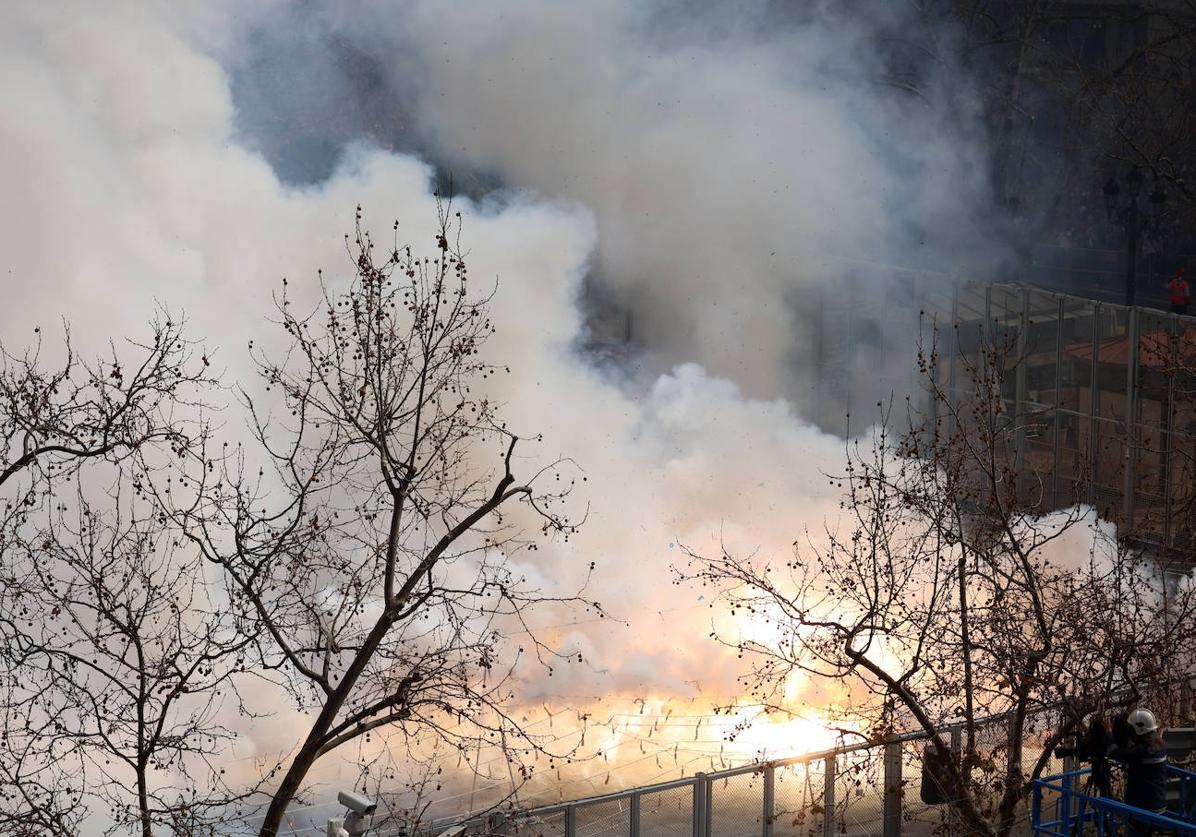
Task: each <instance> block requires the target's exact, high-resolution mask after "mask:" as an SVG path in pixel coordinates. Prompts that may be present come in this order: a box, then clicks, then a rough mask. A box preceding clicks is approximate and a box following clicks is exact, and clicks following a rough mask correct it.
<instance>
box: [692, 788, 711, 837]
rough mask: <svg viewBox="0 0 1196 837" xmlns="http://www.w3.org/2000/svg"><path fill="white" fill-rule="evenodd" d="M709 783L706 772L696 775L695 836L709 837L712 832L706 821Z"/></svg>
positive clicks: (694, 803) (694, 802)
mask: <svg viewBox="0 0 1196 837" xmlns="http://www.w3.org/2000/svg"><path fill="white" fill-rule="evenodd" d="M708 787H709V783H708V782H707V781H706V774H705V773H698V774H697V775H696V776H694V801H693V826H694V828H693V832H694V837H708V835H709V834H710V831H709V828H708V826H709V823H708V822H707V821H706V796H707V788H708Z"/></svg>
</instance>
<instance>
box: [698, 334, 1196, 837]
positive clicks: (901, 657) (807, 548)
mask: <svg viewBox="0 0 1196 837" xmlns="http://www.w3.org/2000/svg"><path fill="white" fill-rule="evenodd" d="M1016 361H1017V359H1016V358H1012V359H1011V358H1010V357H1009V356H1008V347H993V346H986V347H984V348H982V349H981V350H980V351H979V352H978V353H977V354H976V355H974V356H973V357H972V358H971V360H970V361H969V360H968V359H966V358H965V359H963V364H964V366H965V367H966V369H967V370H968V372H969V374H970V377H971V386H970V387H969V392H971V393H973V395H972V396H971V397H968V398H960V397H959V396H958V395H955V396H953V397H949V393H948V392H946V391H945V389H944V388H943V386H942V376H941V375H940V374H939V372H938V369H937V355H936V353H935V352H934V351H933V350H929V351H928V353H927V354H926V355H924V356H923V364H924V372H925V374H924V376H923V377H924V380H925V381H926V384H927V388H928V391H929V395H930V404H931V407H932V409H931V410H930V411H929V412H928V413H925V414H919V413H917V412H916V411H914V410H913V409H912V408H911V410H910V413H909V416H908V418H909V420H910V424H909V428H910V429H909V430H908V431H906V432H899V433H896V435H891V434H892V431H891V430H890V429H889V424H890V423H889V422H886V424H885V425H883V426H881V428H880V429H879V430H878V431H877V432H876V433H875V435H873V436H872V437H871V438H870V439H865V440H862V441H859V440H857V441H855V442H852V443H850V444H849V449H848V458H847V464H846V470H845V472H844V473H843V474H842V475H841V476H840V477H838V480H839V482H840V484H841V486H842V487H843V490H844V498H843V502H842V511H843V514H842V517H841V519H840V521H839V523H833V522H832V523H829V524H828V527H827V529H826V531H825V532H821V533H818V535H817V536H816V537H815V536H812V535H808V537H807V538H806V539H805V540H804V541H803V542H799V543H798V544H796V545H795V552H794V556H793V557H792V558H791V559H789V560H788V561H786V562H784V563H783V564H774V563H771V562H768V561H767V560H755V559H748V560H744V559H741V558H739V557H737V556H733V555H729V554H726V553H725V552H724V553H723V554H719V555H714V556H704V555H700V554H697V553H694V552H690V559H691V563H690V565H689V568H688V570H686V571H684V575H686V576H687V577H689V578H691V579H696V580H698V581H700V582H701V583H704V584H709V585H714V586H716V587H718V588H719V589H720V590H721V591H722V593H721V595H722V596H723V599H724V601H725V602H726V603H727V604H728V605H729V606H730V608H731V610H732V612H733V613H736V614H740V615H742V616H744V617H745V618H751V619H755V620H763V621H765V622H766V623H768V624H770V625H773V626H775V628H776V634H777V635H778V636H779V639H778V640H777V641H776V642H775V643H767V642H761V641H756V640H751V639H743V638H741V637H739V636H737V635H733V634H730V635H723V636H722V637H721V639H722V641H724V642H725V643H727V644H729V645H731V646H732V647H734V648H736V649H737V650H738V651H739V652H740V653H741V654H742V655H744V656H745V657H747V658H748V659H749V660H751V661H752V668H751V671H750V674H749V675H748V676H747V678H746V680H747V685H748V687H749V688H750V690H751V691H752V693H753V694H754V695H755V696H756V697H757V698H758V699H759V700H760V701H761V702H762V703H763V704H764V705H765V706H766V707H768V708H770V709H777V710H783V709H784V705H783V701H782V700H781V696H782V695H783V690H784V685H785V683H786V681H787V680H788V678H790V677H791V676H792V675H794V674H795V673H799V672H800V673H804V674H806V675H812V676H814V677H815V678H830V679H836V680H841V681H845V682H846V683H848V684H849V685H850V687H851V688H852V690H853V700H852V707H853V710H854V711H855V712H857V713H858V718H857V720H858V721H859V722H860V723H861V725H862V732H863V734H865V735H867V736H869V737H870V738H874V739H876V740H883V739H884V738H885V737H887V736H888V735H890V734H891V733H894V732H904V731H909V730H920V731H922V732H925V733H926V734H927V735H928V736H930V737H931V739H932V740H933V741H934V743H935V746H936V747H937V748H938V749H939V752H941V753H947V752H949V750H950V747H949V742H948V741H947V739H946V736H945V729H946V727H947V726H948V725H959V726H961V727H962V732H963V752H962V753H961V754H959V756H958V758H955V759H949V760H947V762H946V764H945V769H946V771H947V784H948V790H949V793H950V796H951V805H952V807H953V809H954V810H955V811H956V812H957V814H958V815H959V816H960V818H961V820H962V822H963V824H964V827H965V828H966V833H969V834H983V835H1007V834H1009V833H1010V832H1011V830H1012V829H1013V827H1014V826H1015V824H1016V821H1017V819H1018V815H1019V806H1020V805H1021V803H1022V802H1023V800H1024V799H1025V798H1026V796H1027V794H1028V792H1029V788H1030V783H1031V782H1032V780H1033V779H1034V778H1036V777H1038V776H1039V775H1040V774H1041V773H1042V772H1043V770H1044V769H1045V768H1046V767H1047V766H1048V765H1049V763H1050V756H1051V752H1052V749H1053V747H1054V746H1055V745H1056V744H1057V743H1059V742H1060V740H1061V739H1062V738H1063V737H1064V736H1066V735H1068V734H1070V733H1071V732H1073V731H1074V730H1075V729H1076V727H1077V725H1078V724H1079V723H1080V722H1081V720H1082V719H1083V718H1084V717H1085V716H1086V715H1088V714H1089V713H1092V712H1095V711H1105V710H1108V709H1110V708H1112V707H1114V706H1118V705H1126V704H1128V703H1131V702H1134V701H1138V700H1140V699H1142V698H1143V696H1157V695H1159V694H1160V693H1161V692H1162V691H1164V690H1165V689H1166V688H1167V685H1168V678H1169V677H1170V676H1171V675H1172V673H1173V672H1174V668H1173V665H1174V660H1175V658H1176V655H1178V654H1179V653H1180V652H1181V651H1182V649H1185V648H1186V647H1188V645H1187V644H1188V643H1190V642H1191V638H1192V632H1193V625H1194V624H1196V623H1194V622H1193V618H1192V617H1193V613H1194V605H1196V600H1194V598H1193V592H1192V589H1191V586H1190V585H1187V584H1186V583H1185V584H1183V585H1181V588H1180V589H1179V590H1178V591H1169V593H1168V592H1165V591H1164V589H1163V585H1162V583H1161V581H1160V580H1159V579H1158V578H1157V577H1156V571H1155V568H1154V567H1152V566H1151V565H1150V563H1149V562H1147V561H1145V560H1144V556H1141V555H1138V554H1135V553H1134V552H1132V551H1131V550H1128V549H1126V548H1124V547H1123V546H1122V545H1120V544H1118V543H1117V542H1116V541H1113V540H1112V539H1102V536H1101V535H1100V533H1099V532H1098V531H1091V532H1088V531H1085V529H1084V526H1085V523H1086V522H1087V521H1089V520H1091V519H1092V518H1091V517H1090V516H1089V515H1088V514H1087V513H1085V511H1084V510H1083V509H1082V508H1081V507H1080V506H1072V507H1069V508H1064V509H1061V510H1056V511H1054V512H1051V510H1050V509H1049V508H1048V507H1046V506H1044V502H1043V498H1044V490H1043V489H1044V483H1043V480H1042V471H1041V470H1040V469H1038V468H1036V467H1035V463H1034V462H1033V461H1028V460H1027V459H1026V458H1023V457H1020V456H1019V455H1018V451H1019V446H1020V447H1023V448H1024V439H1023V434H1024V432H1025V427H1022V426H1019V420H1018V417H1016V416H1013V415H1011V414H1010V413H1009V411H1008V409H1007V406H1006V402H1005V401H1004V400H1003V399H1002V396H1001V393H1002V385H1001V384H1002V380H1003V377H1004V376H1005V375H1006V374H1011V373H1012V372H1013V371H1014V370H1015V368H1016ZM1048 512H1051V513H1049V514H1048ZM1065 538H1069V539H1071V540H1073V541H1075V540H1076V539H1079V540H1080V542H1081V543H1083V542H1084V541H1087V543H1088V546H1089V548H1090V549H1091V550H1092V552H1091V554H1089V552H1088V549H1084V550H1083V552H1082V554H1081V555H1079V556H1075V555H1066V554H1063V546H1062V543H1063V540H1064V539H1065ZM1073 549H1074V547H1073ZM993 716H996V717H998V718H1000V720H1001V723H1000V725H999V727H997V730H998V733H997V737H996V739H995V740H994V739H993V737H992V734H991V728H990V730H989V734H987V735H984V736H982V735H979V734H978V730H979V729H980V727H981V724H982V721H983V720H984V719H985V718H988V717H993ZM1031 733H1033V735H1031ZM1027 741H1036V743H1037V746H1036V747H1034V748H1033V749H1028V748H1027V743H1026V742H1027ZM957 833H958V832H957Z"/></svg>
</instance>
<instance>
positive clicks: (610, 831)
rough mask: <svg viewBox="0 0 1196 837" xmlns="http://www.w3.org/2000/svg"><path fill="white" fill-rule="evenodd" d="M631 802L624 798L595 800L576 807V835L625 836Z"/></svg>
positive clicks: (597, 836) (593, 836) (586, 836)
mask: <svg viewBox="0 0 1196 837" xmlns="http://www.w3.org/2000/svg"><path fill="white" fill-rule="evenodd" d="M630 833H631V803H630V801H628V800H626V799H615V800H611V801H610V802H595V803H593V804H590V805H582V806H579V807H578V809H577V837H627V835H629V834H630Z"/></svg>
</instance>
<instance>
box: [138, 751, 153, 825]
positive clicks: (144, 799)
mask: <svg viewBox="0 0 1196 837" xmlns="http://www.w3.org/2000/svg"><path fill="white" fill-rule="evenodd" d="M137 816H138V819H140V820H141V837H154V829H153V823H152V822H151V821H150V811H149V789H148V788H147V787H146V784H145V760H144V759H138V762H137Z"/></svg>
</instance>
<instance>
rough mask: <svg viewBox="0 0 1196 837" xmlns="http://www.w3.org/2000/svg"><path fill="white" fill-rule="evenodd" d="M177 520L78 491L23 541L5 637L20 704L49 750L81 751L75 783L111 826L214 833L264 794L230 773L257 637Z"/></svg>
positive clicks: (15, 700)
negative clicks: (229, 716) (249, 656)
mask: <svg viewBox="0 0 1196 837" xmlns="http://www.w3.org/2000/svg"><path fill="white" fill-rule="evenodd" d="M139 505H140V506H141V508H138V506H139ZM164 523H165V518H164V517H163V516H162V515H161V514H160V513H159V512H157V511H156V510H155V509H153V508H151V507H148V505H147V504H146V503H144V502H142V503H140V504H139V503H138V502H137V501H136V500H133V499H132V498H125V497H121V496H120V495H119V493H117V494H115V495H114V496H112V497H110V498H106V502H105V504H104V508H102V509H98V508H96V507H93V506H92V505H91V504H90V503H88V502H87V501H86V499H85V498H84V497H82V496H79V497H78V498H77V502H76V503H75V504H74V510H68V506H67V505H66V504H65V503H58V504H56V506H55V509H54V510H53V511H52V513H51V515H50V519H49V521H48V522H47V523H46V524H45V525H42V526H37V527H31V529H30V531H28V532H27V533H23V534H21V533H19V534H18V535H17V536H16V538H15V540H14V541H13V542H10V544H9V550H10V553H15V554H11V555H10V558H11V562H10V564H11V566H12V567H14V568H16V569H15V571H14V572H13V575H12V576H10V577H9V578H7V579H6V584H5V589H4V596H3V599H2V600H0V601H2V602H3V607H2V608H0V610H2V612H3V613H4V614H7V615H5V616H0V635H3V637H4V640H5V656H6V662H7V663H8V666H9V667H10V670H11V671H13V672H14V673H16V674H17V675H19V677H20V679H21V683H22V686H23V688H18V689H14V690H12V691H11V692H10V694H9V705H8V708H9V711H12V710H13V709H14V708H15V709H16V710H17V711H18V712H19V713H20V714H21V716H23V717H26V718H43V719H46V721H47V722H49V721H51V719H52V728H46V723H43V725H42V726H43V728H42V729H41V730H40V731H39V734H40V735H41V736H42V740H43V742H44V743H43V745H42V746H43V747H53V746H55V745H57V746H59V747H61V748H63V749H65V750H66V751H67V752H68V753H70V754H72V755H73V757H74V758H73V760H72V767H74V768H75V769H76V770H77V771H78V772H77V773H75V775H73V776H70V777H69V779H70V781H69V783H68V787H71V786H73V787H74V790H75V792H76V793H82V794H83V796H84V797H85V798H92V799H96V800H98V801H100V802H101V803H103V804H104V806H105V808H106V810H107V811H108V812H110V813H111V815H112V819H113V821H114V825H113V826H112V829H111V830H112V831H121V832H124V831H126V830H128V831H137V832H140V833H141V834H142V835H145V837H149V835H151V834H152V833H153V832H154V829H155V827H161V826H168V827H170V828H171V829H172V830H173V832H174V833H187V834H215V833H217V832H218V829H217V825H218V824H219V823H220V822H222V821H224V820H225V819H226V818H227V817H229V816H230V815H233V814H235V812H236V809H235V807H234V806H235V805H236V804H237V803H239V802H241V801H244V800H248V799H251V798H252V797H253V796H254V795H255V793H256V787H255V783H254V782H249V783H248V785H247V786H246V787H241V788H238V789H233V788H231V787H230V786H229V784H228V783H227V782H226V781H225V779H224V768H223V760H224V758H226V757H227V743H228V742H229V740H231V738H232V731H231V730H229V729H228V728H227V727H226V726H225V724H224V723H223V722H222V720H221V718H222V715H223V713H226V712H236V711H240V712H241V713H242V714H244V712H245V710H244V707H242V706H240V704H239V701H238V693H237V682H236V678H237V676H238V673H239V672H240V671H241V670H242V669H243V666H244V662H245V656H244V655H245V653H246V651H247V649H248V648H249V647H250V645H251V644H252V642H253V641H254V639H255V637H254V635H253V634H252V633H251V632H247V631H245V630H244V629H243V627H244V626H240V625H237V624H235V623H234V622H233V621H232V620H231V619H230V618H229V617H228V616H227V615H225V613H224V610H225V609H224V608H223V606H222V602H221V601H220V600H219V595H220V594H219V587H218V585H212V586H209V585H208V584H206V583H205V578H204V572H203V571H204V566H203V564H202V559H201V558H200V557H199V555H198V553H197V552H196V551H195V550H193V549H191V548H190V546H189V545H188V544H185V543H184V546H183V548H180V539H179V536H178V533H177V532H172V531H171V530H170V529H169V528H167V527H166V526H165V525H164ZM21 615H27V616H30V617H32V616H35V615H36V618H26V619H22V618H20V617H21ZM242 679H243V678H242ZM76 762H77V764H76ZM130 791H132V792H130Z"/></svg>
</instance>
